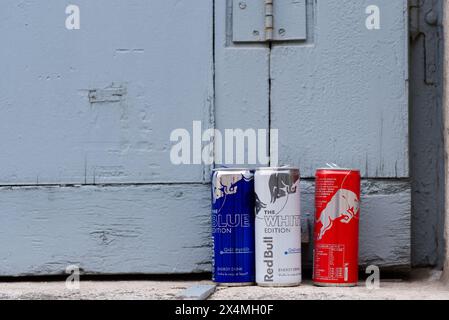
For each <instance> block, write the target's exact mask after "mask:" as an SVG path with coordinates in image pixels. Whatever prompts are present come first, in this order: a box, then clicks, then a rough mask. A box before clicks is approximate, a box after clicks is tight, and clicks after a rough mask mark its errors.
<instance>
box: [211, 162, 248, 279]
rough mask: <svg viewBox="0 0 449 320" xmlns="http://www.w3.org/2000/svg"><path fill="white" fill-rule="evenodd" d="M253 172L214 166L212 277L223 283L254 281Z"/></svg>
mask: <svg viewBox="0 0 449 320" xmlns="http://www.w3.org/2000/svg"><path fill="white" fill-rule="evenodd" d="M254 199H255V196H254V174H253V172H251V171H250V170H247V169H217V170H214V172H213V175H212V241H213V251H214V253H213V263H212V267H213V270H212V271H213V281H214V282H216V283H218V284H221V285H225V286H242V285H251V284H253V283H254V282H255V252H254V246H255V243H254V219H255V212H254Z"/></svg>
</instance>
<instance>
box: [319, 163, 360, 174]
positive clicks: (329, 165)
mask: <svg viewBox="0 0 449 320" xmlns="http://www.w3.org/2000/svg"><path fill="white" fill-rule="evenodd" d="M326 165H327V167H324V168H318V169H317V171H319V170H331V171H332V170H333V171H356V172H357V171H358V172H360V169H354V168H342V167H340V166H339V165H338V164H335V163H326Z"/></svg>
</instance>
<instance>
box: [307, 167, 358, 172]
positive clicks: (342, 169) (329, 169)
mask: <svg viewBox="0 0 449 320" xmlns="http://www.w3.org/2000/svg"><path fill="white" fill-rule="evenodd" d="M316 170H317V171H322V170H328V171H356V172H360V169H354V168H352V169H351V168H318V169H316Z"/></svg>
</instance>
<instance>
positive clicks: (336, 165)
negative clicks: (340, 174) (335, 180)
mask: <svg viewBox="0 0 449 320" xmlns="http://www.w3.org/2000/svg"><path fill="white" fill-rule="evenodd" d="M326 165H327V166H328V167H329V168H330V169H340V166H339V165H338V164H335V163H333V162H331V163H326Z"/></svg>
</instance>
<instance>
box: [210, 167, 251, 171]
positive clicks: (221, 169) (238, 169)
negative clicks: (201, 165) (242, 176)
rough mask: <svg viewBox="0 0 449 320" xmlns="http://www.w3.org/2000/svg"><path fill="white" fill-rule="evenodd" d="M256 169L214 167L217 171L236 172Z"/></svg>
mask: <svg viewBox="0 0 449 320" xmlns="http://www.w3.org/2000/svg"><path fill="white" fill-rule="evenodd" d="M251 170H254V169H251V168H214V169H212V171H213V172H217V171H225V172H234V171H251Z"/></svg>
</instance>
